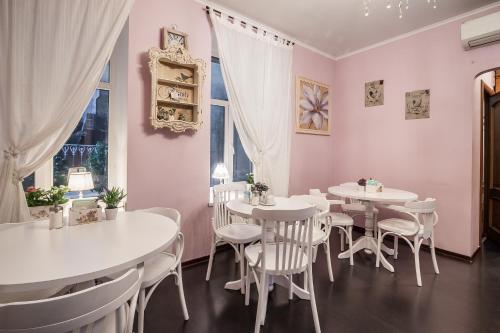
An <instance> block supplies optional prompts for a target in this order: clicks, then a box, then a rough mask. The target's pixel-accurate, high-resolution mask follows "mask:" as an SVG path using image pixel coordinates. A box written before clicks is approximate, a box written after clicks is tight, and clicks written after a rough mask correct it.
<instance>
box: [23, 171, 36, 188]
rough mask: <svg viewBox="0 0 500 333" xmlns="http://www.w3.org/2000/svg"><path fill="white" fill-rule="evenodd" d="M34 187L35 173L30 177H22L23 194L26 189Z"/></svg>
mask: <svg viewBox="0 0 500 333" xmlns="http://www.w3.org/2000/svg"><path fill="white" fill-rule="evenodd" d="M31 186H33V187H34V186H35V173H34V172H33V173H32V174H31V175H29V176H27V177H24V179H23V189H24V192H26V190H27V189H28V187H31Z"/></svg>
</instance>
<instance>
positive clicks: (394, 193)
mask: <svg viewBox="0 0 500 333" xmlns="http://www.w3.org/2000/svg"><path fill="white" fill-rule="evenodd" d="M328 192H329V193H330V194H333V195H336V196H339V197H342V198H351V199H356V200H359V201H361V203H362V204H363V205H365V207H366V210H365V235H364V236H361V237H360V238H359V239H357V240H356V242H354V244H353V245H352V251H353V253H355V252H358V251H360V250H365V251H366V252H367V253H377V241H376V239H375V237H374V235H373V224H374V221H373V208H374V207H375V203H377V202H379V203H404V202H408V201H413V200H417V199H418V195H416V194H415V193H412V192H408V191H402V190H397V189H393V188H384V190H383V191H382V192H376V193H368V192H365V191H362V190H360V187H359V186H357V185H341V186H332V187H329V188H328ZM382 250H383V251H384V252H386V253H388V254H390V255H392V254H394V251H393V250H392V249H389V248H387V247H386V246H385V245H383V246H382ZM339 258H340V259H345V258H349V251H345V252H342V253H340V254H339ZM380 260H381V262H382V265H383V266H384V267H385V268H386V269H388V270H389V271H391V272H394V267H393V266H392V265H391V264H390V263H389V262H388V261H387V259H386V258H385V257H384V256H380Z"/></svg>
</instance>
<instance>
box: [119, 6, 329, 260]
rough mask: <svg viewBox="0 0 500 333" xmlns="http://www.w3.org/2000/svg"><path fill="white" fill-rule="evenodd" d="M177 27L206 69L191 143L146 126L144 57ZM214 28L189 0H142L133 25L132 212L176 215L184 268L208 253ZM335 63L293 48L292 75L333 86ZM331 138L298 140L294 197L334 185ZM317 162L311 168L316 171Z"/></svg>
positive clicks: (184, 137)
mask: <svg viewBox="0 0 500 333" xmlns="http://www.w3.org/2000/svg"><path fill="white" fill-rule="evenodd" d="M172 24H176V25H177V27H178V29H179V30H181V31H184V32H187V33H188V34H189V49H190V51H191V53H192V54H193V55H194V56H196V57H200V58H203V59H204V60H205V61H206V62H207V65H208V67H207V69H208V73H207V78H206V82H205V86H204V88H205V89H204V92H203V96H204V97H203V111H204V114H203V120H204V124H203V126H202V128H201V129H200V130H199V131H198V132H196V133H195V134H192V135H185V134H184V135H174V134H171V133H170V132H169V131H168V130H166V129H164V130H153V128H152V127H151V125H150V123H149V119H148V117H149V112H150V100H151V97H150V94H151V90H150V74H149V68H148V65H147V61H148V60H147V59H148V57H147V50H148V49H149V48H150V47H152V46H160V28H161V27H163V26H170V25H172ZM210 56H211V34H210V24H209V20H208V18H207V15H206V14H205V12H204V11H203V10H202V6H201V5H200V4H198V3H196V2H194V1H186V0H137V1H136V2H135V5H134V8H133V9H132V12H131V14H130V18H129V68H128V70H129V82H128V94H129V96H128V108H129V109H128V193H129V194H128V204H127V205H128V206H127V207H128V209H138V208H145V207H151V206H165V207H174V208H177V209H179V211H180V212H181V214H182V217H183V227H182V229H183V232H184V235H185V237H186V246H185V255H184V260H189V259H193V258H197V257H201V256H205V255H207V254H208V252H209V248H210V235H211V226H210V217H211V214H212V211H211V208H209V207H208V206H207V204H208V196H209V176H210V175H209V148H210V147H209V145H210V136H209V134H210V133H209V130H210V121H209V120H210V118H209V98H210V66H209V64H210ZM333 67H334V62H333V61H332V60H329V59H326V58H324V57H322V56H320V55H317V54H315V53H313V52H310V51H308V50H306V49H304V48H301V47H298V46H296V48H295V53H294V67H293V68H294V74H297V75H302V76H306V77H308V78H310V79H313V80H317V81H321V82H324V83H329V84H333ZM332 140H333V137H319V136H311V135H303V134H302V135H300V134H293V145H292V157H291V158H292V166H291V184H290V192H291V193H301V192H304V191H307V189H309V187H310V186H315V187H321V188H325V187H326V186H327V184H329V182H330V180H331V177H332V166H333V161H332V156H331V154H329V152H330V150H331V145H332ZM311 161H313V163H311Z"/></svg>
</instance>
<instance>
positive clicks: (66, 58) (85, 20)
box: [0, 0, 133, 223]
mask: <svg viewBox="0 0 500 333" xmlns="http://www.w3.org/2000/svg"><path fill="white" fill-rule="evenodd" d="M132 4H133V0H106V1H102V0H0V75H1V77H0V78H1V81H0V149H1V151H0V152H3V156H0V168H1V169H0V223H1V222H16V221H25V220H27V219H29V211H28V207H27V205H26V199H25V197H24V193H23V188H22V183H21V181H22V178H23V177H26V176H28V175H29V174H31V173H32V172H33V171H35V170H36V169H37V168H38V167H40V166H41V165H42V164H43V163H45V162H46V161H47V160H49V159H50V158H52V157H53V156H54V155H55V154H56V153H57V151H59V149H61V147H62V146H63V144H64V142H65V141H66V140H67V139H68V137H69V136H70V135H71V132H72V131H73V129H74V128H75V126H76V125H77V124H78V121H79V119H80V117H81V115H82V113H83V111H84V109H85V107H86V106H87V103H88V102H89V100H90V97H91V96H92V94H93V92H94V90H95V89H96V87H97V84H98V82H99V79H100V76H101V74H102V71H103V69H104V66H105V64H106V63H107V61H108V60H109V57H110V55H111V52H112V50H113V46H114V44H115V42H116V40H117V39H118V36H119V34H120V32H121V30H122V27H123V25H124V23H125V22H126V20H127V17H128V14H129V12H130V9H131V7H132Z"/></svg>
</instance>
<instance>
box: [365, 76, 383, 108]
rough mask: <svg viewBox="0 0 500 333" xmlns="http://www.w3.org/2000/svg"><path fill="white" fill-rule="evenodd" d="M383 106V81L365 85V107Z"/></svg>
mask: <svg viewBox="0 0 500 333" xmlns="http://www.w3.org/2000/svg"><path fill="white" fill-rule="evenodd" d="M380 105H384V80H377V81H371V82H366V83H365V107H372V106H380Z"/></svg>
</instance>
